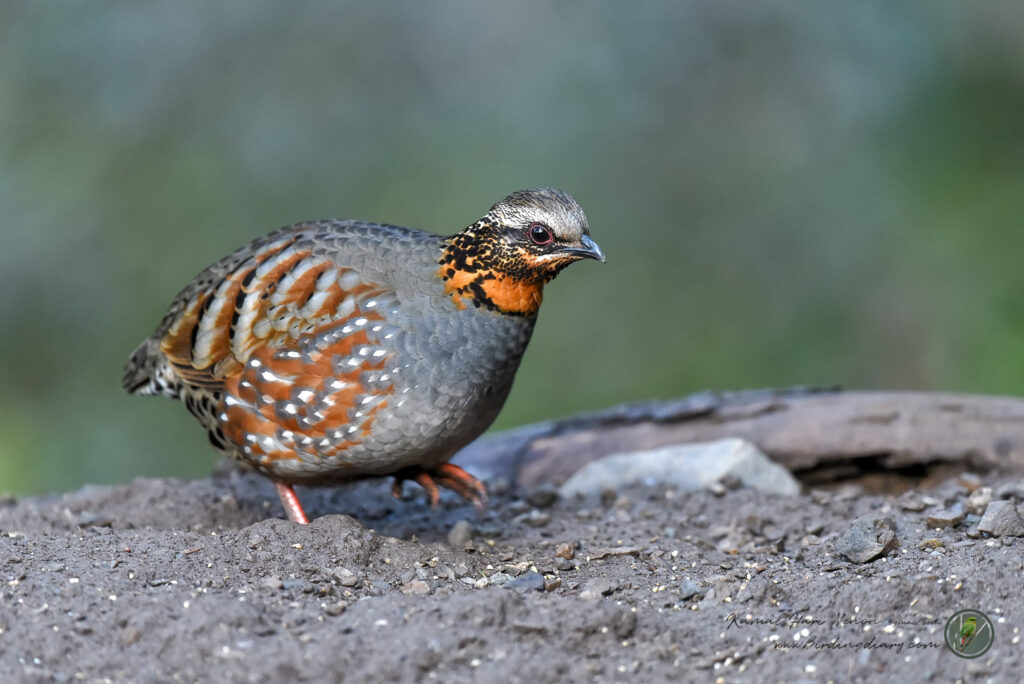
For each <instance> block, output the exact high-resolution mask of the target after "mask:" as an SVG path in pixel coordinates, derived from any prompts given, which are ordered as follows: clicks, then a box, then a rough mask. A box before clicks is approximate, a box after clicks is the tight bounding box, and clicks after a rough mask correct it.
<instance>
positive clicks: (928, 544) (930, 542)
mask: <svg viewBox="0 0 1024 684" xmlns="http://www.w3.org/2000/svg"><path fill="white" fill-rule="evenodd" d="M940 546H944V544H943V543H942V540H941V539H922V540H921V543H920V544H918V545H917V548H919V549H921V550H926V549H937V548H938V547H940Z"/></svg>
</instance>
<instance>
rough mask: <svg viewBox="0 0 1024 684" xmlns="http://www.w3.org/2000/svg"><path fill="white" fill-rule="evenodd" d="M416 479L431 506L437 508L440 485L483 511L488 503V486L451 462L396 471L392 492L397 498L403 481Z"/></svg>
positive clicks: (400, 492) (400, 493)
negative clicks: (426, 468) (424, 467)
mask: <svg viewBox="0 0 1024 684" xmlns="http://www.w3.org/2000/svg"><path fill="white" fill-rule="evenodd" d="M405 480H415V481H416V482H417V483H418V484H419V485H420V486H421V487H423V489H424V491H426V493H427V500H428V501H429V502H430V507H431V508H437V504H438V502H439V501H440V500H441V492H440V490H439V489H438V486H441V487H444V488H445V489H450V490H452V491H453V492H455V493H456V494H458V495H459V496H461V497H462V498H463V499H465V500H466V501H469V502H470V503H472V504H473V506H474V507H475V508H476V509H477V511H483V509H484V507H485V506H486V505H487V487H486V486H485V485H484V483H483V482H481V481H480V480H478V479H477V478H475V477H473V476H472V475H470V474H469V473H467V472H466V471H465V470H463V469H462V468H460V467H459V466H457V465H453V464H451V463H442V464H441V465H439V466H438V467H437V468H434V469H433V470H424V469H422V468H406V469H405V470H402V471H399V472H398V473H395V481H394V482H393V483H392V484H391V493H392V494H393V495H394V497H395V498H396V499H398V498H400V497H401V495H402V483H403V482H404V481H405Z"/></svg>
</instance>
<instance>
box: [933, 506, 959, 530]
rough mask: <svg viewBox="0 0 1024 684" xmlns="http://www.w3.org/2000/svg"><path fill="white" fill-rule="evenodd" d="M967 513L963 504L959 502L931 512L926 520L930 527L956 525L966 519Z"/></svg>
mask: <svg viewBox="0 0 1024 684" xmlns="http://www.w3.org/2000/svg"><path fill="white" fill-rule="evenodd" d="M965 515H966V513H965V512H964V506H963V504H962V503H960V502H957V503H955V504H953V505H952V506H950V507H949V508H947V509H944V510H941V511H937V512H935V513H929V514H928V517H926V518H925V519H924V522H925V524H926V525H928V527H929V528H936V529H942V528H943V527H956V526H957V525H959V524H960V523H962V522H963V521H964V516H965Z"/></svg>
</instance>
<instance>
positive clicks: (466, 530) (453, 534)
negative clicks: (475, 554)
mask: <svg viewBox="0 0 1024 684" xmlns="http://www.w3.org/2000/svg"><path fill="white" fill-rule="evenodd" d="M472 538H473V525H472V523H470V522H469V521H468V520H460V521H458V522H457V523H455V524H454V525H452V529H451V530H450V531H449V532H448V545H449V546H451V547H452V548H455V549H461V548H462V547H463V546H465V545H466V542H468V541H469V540H470V539H472Z"/></svg>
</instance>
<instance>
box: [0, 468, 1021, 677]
mask: <svg viewBox="0 0 1024 684" xmlns="http://www.w3.org/2000/svg"><path fill="white" fill-rule="evenodd" d="M979 485H982V486H985V487H991V488H992V492H993V493H994V495H995V496H996V497H997V498H1010V499H1014V500H1016V501H1017V503H1019V497H1021V496H1022V494H1024V491H1022V490H1024V484H1022V483H1021V482H1020V481H1019V480H1014V479H1010V478H1006V477H1005V476H1004V477H1000V478H995V477H986V476H981V477H980V481H978V480H974V479H971V478H967V479H962V478H961V479H957V478H953V479H949V480H946V481H945V482H943V483H941V484H940V485H939V486H938V487H936V488H934V489H932V490H929V491H927V492H921V493H917V492H914V491H911V492H909V493H904V494H902V495H901V496H899V497H894V496H891V495H880V494H869V493H867V492H866V491H865V490H864V489H862V488H861V487H859V486H857V485H850V484H847V485H844V486H840V487H836V488H834V489H832V490H831V491H821V490H810V491H805V493H804V494H802V495H800V496H797V497H788V498H783V497H775V496H768V495H763V494H760V493H758V492H756V491H753V490H749V489H743V488H740V489H730V488H729V487H717V488H716V489H715V491H714V492H712V491H702V492H696V493H681V492H675V491H671V490H666V489H665V488H664V487H659V486H655V487H651V488H645V487H639V486H634V487H630V488H627V489H624V490H621V491H614V492H613V491H607V492H605V494H604V495H603V496H601V497H600V498H598V499H592V500H571V501H567V500H562V499H560V498H558V497H557V496H556V494H555V492H554V490H553V489H552V488H550V487H543V486H542V487H540V488H537V489H534V490H532V491H515V490H514V489H513V488H511V487H509V486H507V485H502V484H501V483H500V482H499V483H498V484H497V485H492V494H493V501H492V505H491V507H490V509H489V510H488V511H487V512H486V513H485V514H483V515H480V516H478V515H477V514H476V513H475V512H474V511H473V510H472V508H471V507H470V506H468V505H466V504H464V503H462V502H460V501H459V500H457V499H456V498H455V497H454V496H453V495H450V494H446V495H445V496H444V497H443V499H442V504H441V507H440V508H439V509H438V510H436V511H432V510H430V508H429V507H428V506H427V504H426V503H425V501H424V499H423V497H422V492H421V491H419V490H418V488H416V487H415V486H414V485H410V484H407V485H406V495H405V499H404V500H402V501H396V500H394V499H393V498H392V497H391V496H390V493H389V490H388V483H386V482H384V481H369V482H363V483H357V484H354V485H350V486H346V487H339V488H335V489H320V490H311V489H300V490H299V493H300V496H302V497H303V499H304V501H305V502H306V504H307V510H308V511H309V512H310V514H311V515H313V516H316V519H315V520H313V522H312V523H311V524H310V525H309V526H308V527H301V526H297V525H294V524H292V523H290V522H288V521H286V520H283V519H281V518H282V517H283V516H282V510H281V508H280V505H279V503H278V502H277V500H276V497H275V496H274V493H273V490H272V488H271V486H270V485H269V483H268V482H266V481H265V480H263V479H261V478H260V477H257V476H255V475H251V474H248V473H243V472H240V471H237V470H235V469H233V468H232V467H230V466H224V465H222V466H220V467H219V468H218V470H217V471H216V472H215V473H214V474H213V476H212V477H211V478H209V479H203V480H197V481H191V482H181V481H172V480H137V481H135V482H132V483H130V484H126V485H120V486H114V487H98V486H91V487H85V488H83V489H81V490H79V491H76V492H71V493H68V494H64V495H60V496H50V497H38V498H25V499H21V500H6V501H3V502H0V580H2V582H3V584H2V585H0V681H4V682H8V681H10V682H36V681H39V682H48V681H58V682H66V681H76V680H83V681H114V682H156V681H172V680H173V681H214V682H235V681H346V682H374V681H381V682H384V681H387V682H393V681H441V682H590V681H598V682H619V681H645V682H648V681H715V680H720V681H758V682H763V681H786V682H803V681H807V682H811V681H813V682H819V681H820V682H825V681H837V682H846V681H855V682H856V681H864V682H868V681H881V680H882V679H883V678H884V680H886V681H932V680H934V681H951V680H963V681H968V680H970V681H984V680H990V681H1002V682H1008V681H1019V673H1020V672H1021V668H1022V666H1024V649H1022V648H1021V645H1020V628H1021V626H1022V616H1024V592H1022V591H1021V588H1022V583H1024V580H1022V570H1024V541H1022V539H1024V538H1016V537H1001V538H990V537H988V535H986V534H984V533H980V532H978V531H977V523H978V520H979V516H978V515H977V514H970V513H969V514H968V515H967V517H966V519H965V520H964V522H962V523H960V524H959V525H957V526H956V527H953V528H946V529H943V530H940V531H936V530H934V529H929V528H928V526H927V524H926V522H925V519H926V516H928V515H929V514H930V513H931V512H933V511H935V510H937V509H939V508H942V507H946V506H949V505H952V504H955V503H957V502H959V503H962V504H964V505H967V506H969V507H970V506H971V505H973V504H972V501H973V500H972V499H971V498H970V495H971V490H974V491H977V489H978V486H979ZM414 490H415V491H414ZM983 491H984V490H983ZM974 503H976V502H974ZM864 515H873V516H883V517H888V518H890V519H891V520H892V521H893V522H894V523H895V531H896V535H897V539H898V547H897V548H896V549H895V550H893V551H892V552H890V553H889V554H888V556H887V557H884V558H881V559H878V560H874V561H872V562H867V563H864V564H854V563H851V562H850V561H848V560H846V559H845V558H843V557H841V556H840V555H838V554H837V553H836V551H835V546H834V544H835V542H836V540H837V539H838V538H839V537H840V536H841V535H843V534H845V533H846V532H847V531H848V530H850V528H851V523H852V521H853V520H854V519H856V518H858V517H859V516H864ZM929 540H937V541H929ZM963 608H973V609H978V610H980V611H982V612H984V613H986V614H987V615H988V616H989V617H990V618H991V619H992V621H993V622H994V626H995V640H994V644H993V645H992V647H991V649H990V650H989V651H988V652H987V653H986V654H985V655H983V656H981V657H979V658H977V659H974V660H966V659H962V658H959V657H957V656H955V655H954V654H953V653H952V652H951V651H949V650H947V648H946V647H945V646H944V645H943V626H944V624H945V621H946V620H947V618H949V617H950V616H951V615H952V614H953V613H954V612H955V611H957V610H960V609H963Z"/></svg>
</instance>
